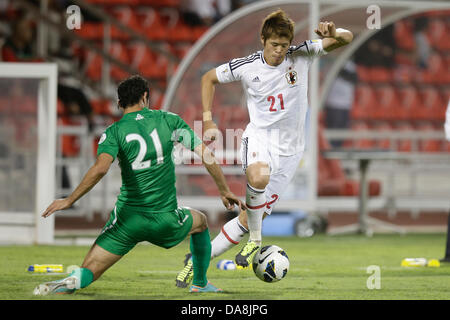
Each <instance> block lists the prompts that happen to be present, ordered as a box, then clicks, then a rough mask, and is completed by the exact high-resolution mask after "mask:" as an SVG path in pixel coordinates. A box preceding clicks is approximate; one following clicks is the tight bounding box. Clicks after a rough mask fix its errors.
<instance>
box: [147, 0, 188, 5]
mask: <svg viewBox="0 0 450 320" xmlns="http://www.w3.org/2000/svg"><path fill="white" fill-rule="evenodd" d="M180 1H181V0H139V3H140V4H149V5H152V6H159V7H178V6H179V5H180Z"/></svg>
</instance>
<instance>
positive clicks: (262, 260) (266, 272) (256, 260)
mask: <svg viewBox="0 0 450 320" xmlns="http://www.w3.org/2000/svg"><path fill="white" fill-rule="evenodd" d="M288 271H289V257H288V256H287V254H286V252H285V251H284V250H283V249H281V248H280V247H278V246H275V245H270V246H265V247H263V248H261V250H259V251H258V252H256V254H255V256H254V257H253V272H255V274H256V276H257V277H258V278H259V279H261V280H262V281H265V282H277V281H280V280H281V279H283V278H284V277H285V276H286V274H287V272H288Z"/></svg>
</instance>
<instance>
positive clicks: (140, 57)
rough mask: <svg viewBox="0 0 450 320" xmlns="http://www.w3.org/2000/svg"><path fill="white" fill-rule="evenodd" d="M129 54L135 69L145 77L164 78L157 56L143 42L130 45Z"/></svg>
mask: <svg viewBox="0 0 450 320" xmlns="http://www.w3.org/2000/svg"><path fill="white" fill-rule="evenodd" d="M128 52H129V56H130V60H131V65H132V66H133V68H135V69H137V70H138V71H139V73H140V74H141V75H142V76H143V77H147V78H159V77H162V76H164V74H163V71H164V70H161V69H159V68H158V66H157V63H156V58H155V54H154V53H153V51H152V50H151V49H150V48H149V47H147V46H146V45H145V44H143V43H141V42H135V43H131V44H129V45H128Z"/></svg>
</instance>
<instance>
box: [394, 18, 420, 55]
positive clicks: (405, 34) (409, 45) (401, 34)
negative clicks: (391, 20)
mask: <svg viewBox="0 0 450 320" xmlns="http://www.w3.org/2000/svg"><path fill="white" fill-rule="evenodd" d="M394 38H395V43H396V45H397V46H398V47H399V48H401V49H404V50H408V51H410V50H414V48H415V41H414V33H413V23H412V22H411V21H409V20H401V21H397V22H396V23H395V24H394Z"/></svg>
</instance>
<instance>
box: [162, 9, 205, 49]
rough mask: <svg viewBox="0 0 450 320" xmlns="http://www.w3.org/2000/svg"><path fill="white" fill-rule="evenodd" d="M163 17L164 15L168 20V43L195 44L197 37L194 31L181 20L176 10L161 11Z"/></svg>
mask: <svg viewBox="0 0 450 320" xmlns="http://www.w3.org/2000/svg"><path fill="white" fill-rule="evenodd" d="M161 15H164V16H165V18H166V19H167V25H166V28H167V39H166V40H167V41H169V42H179V41H187V42H195V41H196V40H197V36H196V34H195V32H194V29H193V28H192V27H191V26H189V25H188V24H186V23H185V22H184V21H183V19H181V18H180V14H179V12H178V11H177V10H174V9H165V10H161Z"/></svg>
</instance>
